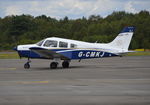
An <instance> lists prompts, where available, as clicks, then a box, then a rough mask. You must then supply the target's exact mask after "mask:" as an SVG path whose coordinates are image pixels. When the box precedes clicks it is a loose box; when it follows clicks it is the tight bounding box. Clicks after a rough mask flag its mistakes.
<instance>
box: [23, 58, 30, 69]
mask: <svg viewBox="0 0 150 105" xmlns="http://www.w3.org/2000/svg"><path fill="white" fill-rule="evenodd" d="M30 62H31V61H30V60H29V59H28V61H27V63H25V64H24V68H25V69H29V68H30Z"/></svg>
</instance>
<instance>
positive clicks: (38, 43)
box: [36, 40, 44, 46]
mask: <svg viewBox="0 0 150 105" xmlns="http://www.w3.org/2000/svg"><path fill="white" fill-rule="evenodd" d="M43 42H44V40H41V41H39V42H37V43H36V45H38V46H41V45H42V44H43Z"/></svg>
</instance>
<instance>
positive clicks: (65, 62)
mask: <svg viewBox="0 0 150 105" xmlns="http://www.w3.org/2000/svg"><path fill="white" fill-rule="evenodd" d="M69 62H70V61H63V62H62V67H63V68H69ZM58 65H59V63H58V62H51V64H50V68H51V69H56V68H57V67H58Z"/></svg>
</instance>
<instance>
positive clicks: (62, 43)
mask: <svg viewBox="0 0 150 105" xmlns="http://www.w3.org/2000/svg"><path fill="white" fill-rule="evenodd" d="M59 47H64V48H67V47H68V43H67V42H62V41H60V42H59Z"/></svg>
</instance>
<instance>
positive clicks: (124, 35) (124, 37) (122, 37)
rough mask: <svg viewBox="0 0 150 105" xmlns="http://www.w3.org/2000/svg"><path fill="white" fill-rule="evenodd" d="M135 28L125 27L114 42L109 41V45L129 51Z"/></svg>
mask: <svg viewBox="0 0 150 105" xmlns="http://www.w3.org/2000/svg"><path fill="white" fill-rule="evenodd" d="M134 29H135V28H134V27H125V28H124V29H123V30H122V31H121V32H120V33H119V35H118V36H117V37H116V38H115V39H114V40H113V41H112V42H110V43H109V45H110V46H111V47H114V48H118V49H122V50H126V51H128V48H129V45H130V42H131V39H132V36H133V32H134Z"/></svg>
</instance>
